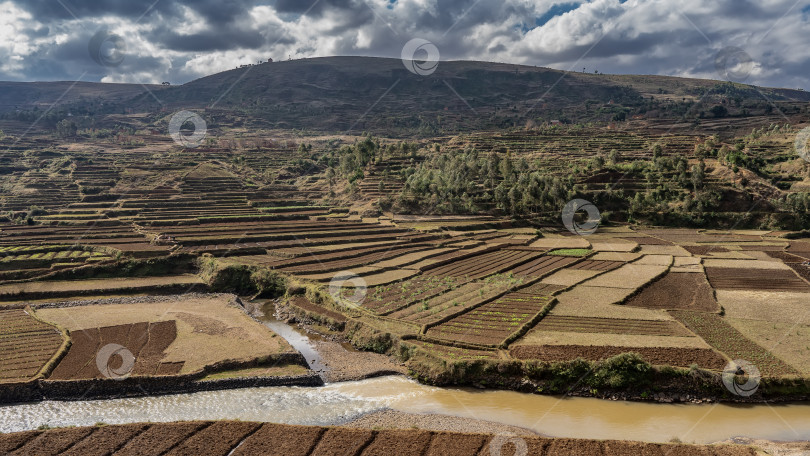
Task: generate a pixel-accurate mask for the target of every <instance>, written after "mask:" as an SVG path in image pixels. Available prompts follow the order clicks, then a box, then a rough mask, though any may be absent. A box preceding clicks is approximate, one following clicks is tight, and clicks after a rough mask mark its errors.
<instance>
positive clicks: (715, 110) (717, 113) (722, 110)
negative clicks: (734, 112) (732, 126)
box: [709, 105, 728, 118]
mask: <svg viewBox="0 0 810 456" xmlns="http://www.w3.org/2000/svg"><path fill="white" fill-rule="evenodd" d="M709 112H711V113H712V115H713V116H714V117H717V118H720V117H726V116H727V115H728V109H726V107H725V106H723V105H716V106H714V107H712V109H710V110H709Z"/></svg>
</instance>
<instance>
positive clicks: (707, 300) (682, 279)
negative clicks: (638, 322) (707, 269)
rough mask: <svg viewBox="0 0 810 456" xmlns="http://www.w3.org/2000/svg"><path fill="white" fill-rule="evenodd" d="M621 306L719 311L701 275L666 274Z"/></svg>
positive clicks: (690, 273) (709, 288) (707, 284)
mask: <svg viewBox="0 0 810 456" xmlns="http://www.w3.org/2000/svg"><path fill="white" fill-rule="evenodd" d="M625 305H628V306H633V307H644V308H647V309H684V310H701V311H705V312H715V311H717V310H719V309H718V305H717V301H716V300H715V298H714V293H713V292H712V289H711V287H710V286H709V283H708V282H707V281H706V278H705V276H704V274H703V273H702V272H669V273H667V274H666V275H665V276H664V277H662V278H661V279H659V280H657V281H656V282H655V283H653V284H652V285H650V286H648V287H646V288H644V289H643V290H642V291H641V292H640V293H638V294H637V295H635V296H633V297H631V298H630V299H629V300H628V301H627V302H626V303H625Z"/></svg>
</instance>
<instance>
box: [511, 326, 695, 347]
mask: <svg viewBox="0 0 810 456" xmlns="http://www.w3.org/2000/svg"><path fill="white" fill-rule="evenodd" d="M515 345H603V346H616V347H651V348H654V347H679V348H710V347H709V345H708V344H707V343H706V342H704V341H703V339H701V338H700V337H672V336H640V335H635V334H633V335H630V334H599V333H577V332H557V331H537V330H532V331H529V332H528V333H527V334H526V335H525V336H523V337H522V338H521V339H519V340H518V341H517V342H516V343H515Z"/></svg>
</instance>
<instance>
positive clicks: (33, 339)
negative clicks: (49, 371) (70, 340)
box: [0, 309, 63, 383]
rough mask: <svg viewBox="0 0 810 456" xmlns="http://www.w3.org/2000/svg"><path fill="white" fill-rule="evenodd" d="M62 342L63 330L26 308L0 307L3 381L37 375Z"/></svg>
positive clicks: (0, 361) (0, 350) (0, 364)
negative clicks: (32, 313) (36, 317)
mask: <svg viewBox="0 0 810 456" xmlns="http://www.w3.org/2000/svg"><path fill="white" fill-rule="evenodd" d="M62 342H63V339H62V333H61V332H59V331H58V330H57V329H56V328H55V327H53V326H51V325H49V324H46V323H43V322H41V321H39V320H37V319H35V318H33V317H31V316H30V315H29V314H28V313H27V312H26V311H25V310H23V309H11V310H0V383H4V382H14V381H24V380H28V379H30V378H31V377H34V376H35V375H36V374H37V373H38V372H39V371H40V369H42V367H43V366H44V365H45V363H47V362H48V361H49V360H50V359H51V358H52V357H53V356H54V355H55V354H56V352H57V350H59V347H60V346H61V345H62Z"/></svg>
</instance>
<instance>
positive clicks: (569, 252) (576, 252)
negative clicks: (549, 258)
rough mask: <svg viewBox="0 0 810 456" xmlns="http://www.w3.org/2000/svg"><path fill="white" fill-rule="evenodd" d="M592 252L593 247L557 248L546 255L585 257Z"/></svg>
mask: <svg viewBox="0 0 810 456" xmlns="http://www.w3.org/2000/svg"><path fill="white" fill-rule="evenodd" d="M591 252H592V250H591V249H556V250H552V251H550V252H548V253H547V254H546V255H559V256H575V257H584V256H586V255H588V254H589V253H591Z"/></svg>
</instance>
